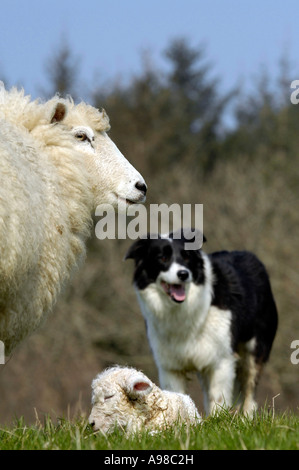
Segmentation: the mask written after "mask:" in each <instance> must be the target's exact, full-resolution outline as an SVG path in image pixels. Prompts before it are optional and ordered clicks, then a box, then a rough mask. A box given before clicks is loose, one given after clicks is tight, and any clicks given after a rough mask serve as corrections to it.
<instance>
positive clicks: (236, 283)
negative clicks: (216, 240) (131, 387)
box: [125, 230, 278, 415]
mask: <svg viewBox="0 0 299 470" xmlns="http://www.w3.org/2000/svg"><path fill="white" fill-rule="evenodd" d="M183 234H184V231H183V230H182V233H181V235H180V236H181V238H180V239H178V238H177V236H174V234H173V233H172V234H169V235H167V236H165V235H163V236H161V235H157V236H156V238H153V235H148V236H147V238H142V239H140V240H137V241H136V242H135V243H134V244H133V245H132V246H131V247H130V249H129V250H128V252H127V254H126V257H125V259H128V258H132V259H134V260H135V273H134V286H135V289H136V293H137V298H138V301H139V304H140V307H141V311H142V314H143V316H144V318H145V321H146V327H147V335H148V339H149V343H150V346H151V349H152V352H153V355H154V359H155V362H156V365H157V368H158V372H159V381H160V385H161V387H162V388H163V389H166V390H171V391H175V392H181V393H186V390H185V386H186V374H187V373H188V372H189V371H196V372H197V374H198V377H199V380H200V383H201V386H202V390H203V395H204V407H205V412H206V414H210V413H214V412H215V410H216V409H217V407H218V406H220V407H223V406H226V407H231V406H233V405H234V406H236V407H237V409H240V408H241V407H242V410H243V412H244V413H246V414H248V415H252V414H253V412H254V410H255V409H256V407H257V405H256V402H255V391H256V385H257V382H258V378H259V376H260V373H261V370H262V366H263V365H264V363H265V362H266V361H267V359H268V357H269V354H270V350H271V347H272V343H273V340H274V337H275V333H276V329H277V322H278V318H277V310H276V305H275V301H274V298H273V295H272V291H271V286H270V282H269V278H268V275H267V272H266V269H265V267H264V265H263V264H262V263H261V262H260V261H259V260H258V259H257V258H256V256H255V255H253V254H252V253H249V252H247V251H232V252H228V251H220V252H216V253H212V254H206V253H204V252H203V251H202V250H201V249H199V250H185V243H186V242H190V239H188V240H187V239H186V238H184V235H183ZM204 241H206V240H205V238H204Z"/></svg>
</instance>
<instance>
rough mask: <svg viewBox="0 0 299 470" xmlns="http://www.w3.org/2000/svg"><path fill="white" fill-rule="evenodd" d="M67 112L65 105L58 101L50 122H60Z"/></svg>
mask: <svg viewBox="0 0 299 470" xmlns="http://www.w3.org/2000/svg"><path fill="white" fill-rule="evenodd" d="M66 113H67V109H66V105H65V104H64V103H62V102H61V101H59V102H58V103H57V104H56V106H55V109H54V112H53V115H52V118H51V124H53V123H55V122H61V121H63V119H64V118H65V116H66Z"/></svg>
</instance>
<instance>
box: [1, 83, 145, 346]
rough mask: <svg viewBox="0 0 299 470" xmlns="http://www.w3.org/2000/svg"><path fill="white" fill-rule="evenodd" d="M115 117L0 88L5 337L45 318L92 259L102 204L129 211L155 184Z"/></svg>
mask: <svg viewBox="0 0 299 470" xmlns="http://www.w3.org/2000/svg"><path fill="white" fill-rule="evenodd" d="M109 128H110V126H109V118H108V116H107V115H106V113H105V111H104V110H102V111H99V110H97V109H95V108H93V107H92V106H90V105H88V104H86V103H84V102H81V103H79V104H77V105H75V104H74V102H73V101H72V99H71V98H68V99H62V98H59V97H57V96H56V97H54V98H52V99H51V100H49V101H48V102H45V103H42V102H41V101H40V100H36V101H32V100H31V98H30V96H26V95H25V94H24V91H23V90H22V91H18V90H17V89H15V88H13V89H11V90H10V91H7V90H5V88H4V86H3V84H0V173H1V186H0V340H1V341H2V342H3V343H4V345H5V353H6V354H10V353H11V351H12V350H13V349H14V348H15V346H16V345H17V344H18V343H20V341H22V340H23V339H24V338H25V337H26V336H27V335H29V334H30V333H32V332H33V331H34V330H36V329H37V328H38V327H39V326H40V324H41V323H42V322H43V321H44V320H45V318H46V317H47V315H48V313H49V312H50V311H51V309H52V308H53V305H54V303H55V301H56V299H57V296H58V294H59V293H60V291H61V289H62V287H63V286H64V285H65V284H66V283H67V282H68V281H69V280H70V278H71V275H72V273H73V272H74V269H75V268H76V267H77V266H79V265H80V262H81V261H82V259H84V255H85V242H86V239H87V237H88V236H89V234H90V232H91V227H92V214H93V211H94V210H95V208H96V207H97V206H98V205H100V204H104V203H105V204H110V205H112V206H113V207H115V208H120V210H126V208H127V207H128V206H129V205H130V204H134V203H140V202H144V200H145V194H146V189H147V188H146V184H145V182H144V179H143V178H142V176H141V175H140V174H139V173H138V172H137V171H136V170H135V168H133V166H132V165H131V164H130V163H129V162H128V161H127V160H126V159H125V157H124V156H123V155H122V154H121V152H120V151H119V150H118V148H117V147H116V145H115V144H114V143H113V142H112V140H111V139H110V138H109V137H108V135H107V131H108V130H109Z"/></svg>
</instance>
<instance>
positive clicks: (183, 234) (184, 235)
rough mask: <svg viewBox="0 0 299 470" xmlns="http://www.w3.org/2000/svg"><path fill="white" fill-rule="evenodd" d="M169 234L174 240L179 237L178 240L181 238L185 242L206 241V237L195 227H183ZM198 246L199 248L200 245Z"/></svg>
mask: <svg viewBox="0 0 299 470" xmlns="http://www.w3.org/2000/svg"><path fill="white" fill-rule="evenodd" d="M169 236H170V238H173V239H174V240H175V239H179V240H183V241H184V242H185V243H190V244H194V243H196V242H197V243H198V244H200V245H202V244H203V243H205V242H206V241H207V239H206V237H205V236H204V234H203V233H202V232H201V230H199V229H197V228H187V227H183V228H181V229H179V230H176V231H175V232H173V233H171V234H170V235H169ZM199 248H201V246H200V247H199Z"/></svg>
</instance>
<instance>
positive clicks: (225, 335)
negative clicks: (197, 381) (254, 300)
mask: <svg viewBox="0 0 299 470" xmlns="http://www.w3.org/2000/svg"><path fill="white" fill-rule="evenodd" d="M190 287H192V289H190V291H189V293H188V298H187V300H186V302H184V303H183V304H179V305H177V304H174V305H172V304H171V302H170V301H169V299H168V298H166V297H165V296H164V295H163V294H160V292H157V290H156V289H155V287H154V286H152V287H151V286H149V287H148V288H147V289H145V290H144V291H143V292H142V293H141V292H138V291H137V296H138V299H139V303H140V306H141V310H142V313H143V316H144V318H145V320H146V322H147V333H148V337H149V342H150V344H151V348H152V350H153V354H154V356H155V360H156V361H157V363H158V364H160V365H161V366H162V367H164V368H167V369H170V370H186V371H187V370H201V369H203V368H205V367H208V366H209V365H212V364H214V363H215V362H216V361H217V360H219V357H222V356H223V355H226V354H231V335H230V326H231V312H230V311H226V310H220V309H218V308H217V307H213V306H210V300H211V299H210V295H209V294H208V293H205V292H202V291H201V292H200V290H201V288H200V287H198V286H195V285H193V284H192V286H190Z"/></svg>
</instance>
